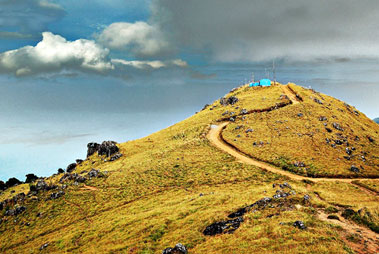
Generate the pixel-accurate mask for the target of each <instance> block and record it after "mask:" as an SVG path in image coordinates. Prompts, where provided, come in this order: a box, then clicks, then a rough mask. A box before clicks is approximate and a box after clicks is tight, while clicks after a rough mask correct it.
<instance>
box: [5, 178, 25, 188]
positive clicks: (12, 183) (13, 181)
mask: <svg viewBox="0 0 379 254" xmlns="http://www.w3.org/2000/svg"><path fill="white" fill-rule="evenodd" d="M19 184H22V182H21V181H20V180H18V179H17V178H15V177H11V178H9V179H8V181H7V182H6V183H5V185H6V186H7V188H10V187H13V186H15V185H19Z"/></svg>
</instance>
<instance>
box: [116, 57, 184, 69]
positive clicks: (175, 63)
mask: <svg viewBox="0 0 379 254" xmlns="http://www.w3.org/2000/svg"><path fill="white" fill-rule="evenodd" d="M112 63H113V64H121V65H125V66H131V67H134V68H137V69H147V68H151V69H161V68H167V67H180V68H185V67H188V64H187V62H185V61H183V60H181V59H175V60H169V61H159V60H155V61H137V60H134V61H127V60H123V59H112Z"/></svg>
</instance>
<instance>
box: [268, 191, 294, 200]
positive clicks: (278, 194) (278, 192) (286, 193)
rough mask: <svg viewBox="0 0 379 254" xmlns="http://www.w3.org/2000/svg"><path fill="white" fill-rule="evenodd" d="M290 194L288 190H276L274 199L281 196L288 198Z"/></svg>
mask: <svg viewBox="0 0 379 254" xmlns="http://www.w3.org/2000/svg"><path fill="white" fill-rule="evenodd" d="M289 195H291V194H289V193H288V192H284V191H282V190H277V191H276V194H275V195H274V196H272V197H273V198H274V199H280V198H286V197H288V196H289Z"/></svg>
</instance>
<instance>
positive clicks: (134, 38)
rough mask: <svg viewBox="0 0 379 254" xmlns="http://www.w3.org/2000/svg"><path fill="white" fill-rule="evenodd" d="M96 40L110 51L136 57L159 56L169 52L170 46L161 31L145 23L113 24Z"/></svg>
mask: <svg viewBox="0 0 379 254" xmlns="http://www.w3.org/2000/svg"><path fill="white" fill-rule="evenodd" d="M97 39H98V41H99V43H101V44H103V45H105V46H106V47H108V48H110V49H117V50H123V51H126V52H131V53H133V54H134V55H136V56H138V57H153V56H159V55H164V54H167V53H168V52H169V51H170V45H169V43H168V41H167V40H166V38H165V36H164V35H163V34H162V32H161V30H160V29H159V28H158V27H157V26H152V25H149V24H147V23H146V22H136V23H127V22H118V23H113V24H111V25H109V26H108V27H106V28H105V29H104V30H103V31H102V33H101V34H100V35H99V36H98V38H97Z"/></svg>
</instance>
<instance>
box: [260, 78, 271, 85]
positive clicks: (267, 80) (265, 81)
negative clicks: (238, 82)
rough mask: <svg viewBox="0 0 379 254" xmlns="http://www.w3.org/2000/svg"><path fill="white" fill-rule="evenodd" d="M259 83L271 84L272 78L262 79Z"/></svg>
mask: <svg viewBox="0 0 379 254" xmlns="http://www.w3.org/2000/svg"><path fill="white" fill-rule="evenodd" d="M259 84H260V85H261V86H271V80H269V79H261V80H260V81H259Z"/></svg>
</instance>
